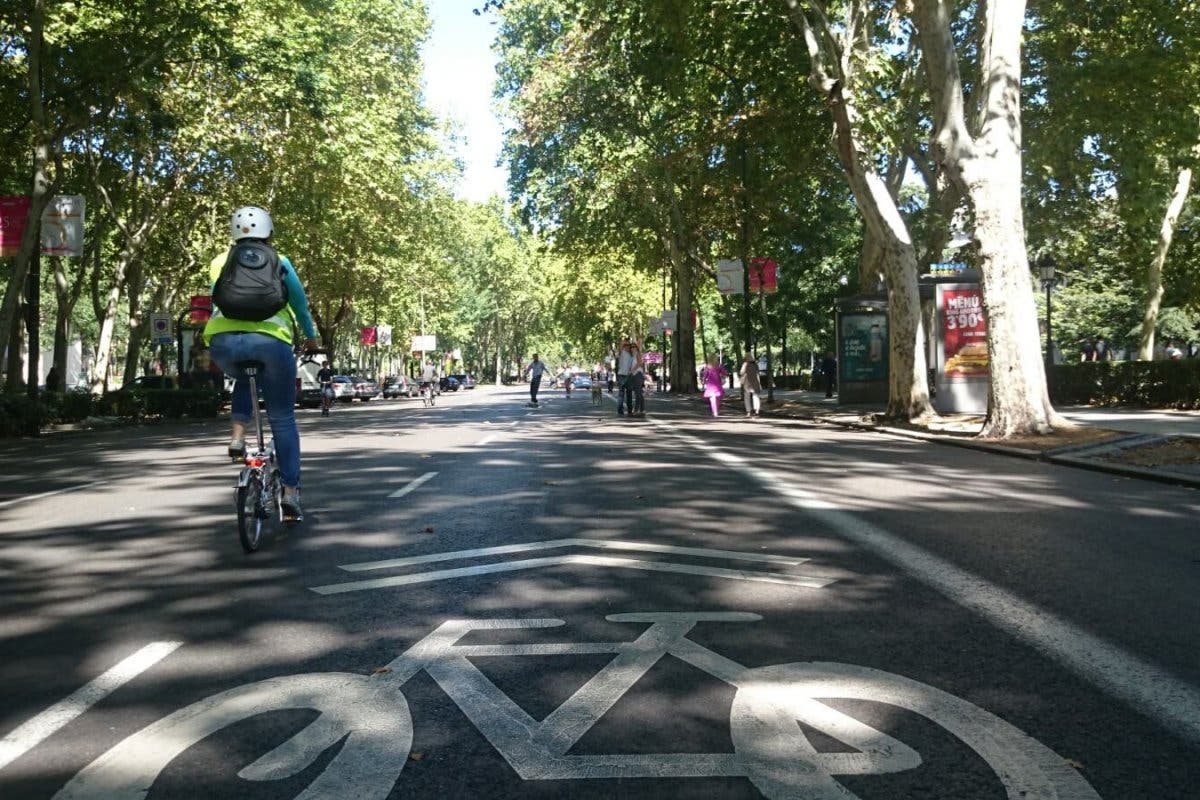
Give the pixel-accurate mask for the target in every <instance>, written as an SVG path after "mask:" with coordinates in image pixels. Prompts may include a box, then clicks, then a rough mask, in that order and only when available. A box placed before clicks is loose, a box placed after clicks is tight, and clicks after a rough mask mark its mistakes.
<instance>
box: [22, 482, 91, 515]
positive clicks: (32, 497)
mask: <svg viewBox="0 0 1200 800" xmlns="http://www.w3.org/2000/svg"><path fill="white" fill-rule="evenodd" d="M102 483H107V481H92V482H91V483H81V484H79V485H78V486H68V487H67V488H66V489H55V490H54V491H52V492H42V493H40V494H29V495H25V496H23V497H14V498H12V499H10V500H5V501H3V502H0V508H5V507H7V506H15V505H16V504H17V503H27V502H29V501H31V500H41V499H42V498H43V497H53V496H54V495H56V494H66V493H67V492H77V491H79V490H80V489H88V488H90V487H92V486H99V485H100V484H102Z"/></svg>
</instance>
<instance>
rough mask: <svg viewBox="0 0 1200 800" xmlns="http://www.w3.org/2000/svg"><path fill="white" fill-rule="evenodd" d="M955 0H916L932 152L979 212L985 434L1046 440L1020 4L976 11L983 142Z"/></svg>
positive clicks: (1051, 421) (1047, 408)
mask: <svg viewBox="0 0 1200 800" xmlns="http://www.w3.org/2000/svg"><path fill="white" fill-rule="evenodd" d="M951 5H952V4H951V3H949V0H915V4H914V11H915V18H916V23H917V28H918V30H919V34H920V38H921V48H922V50H923V52H924V55H925V64H926V72H927V74H928V76H929V83H930V95H931V97H932V99H933V106H934V117H935V125H934V135H933V149H934V155H935V158H936V159H937V161H938V162H939V163H940V164H941V165H942V168H943V169H944V170H945V173H946V176H947V177H948V179H949V180H950V181H951V182H953V183H954V184H956V185H957V186H958V187H959V189H960V190H961V191H962V193H963V196H965V197H966V198H967V199H968V201H969V202H970V203H971V206H972V208H973V209H974V211H975V239H976V241H978V242H979V247H980V258H981V263H982V271H983V294H984V310H985V313H986V314H987V317H988V322H987V333H988V335H987V341H988V359H989V378H990V388H989V394H988V415H987V420H986V422H985V423H984V426H983V430H982V431H981V434H980V435H981V436H985V437H989V438H1008V437H1012V436H1019V435H1022V434H1029V433H1046V432H1048V431H1049V430H1051V428H1053V427H1054V426H1056V425H1064V424H1065V422H1064V420H1062V418H1060V417H1059V416H1058V415H1057V414H1056V412H1055V411H1054V407H1053V406H1052V405H1051V404H1050V396H1049V393H1048V391H1047V386H1046V372H1045V365H1044V364H1043V362H1042V354H1041V345H1040V342H1039V341H1038V325H1037V310H1036V306H1035V305H1034V301H1033V283H1032V280H1031V278H1030V275H1029V262H1028V259H1027V255H1026V252H1025V222H1024V217H1023V214H1022V207H1021V168H1022V167H1021V94H1020V92H1021V36H1022V25H1023V24H1024V15H1025V2H1024V0H1010V2H1008V3H1002V4H997V5H986V6H980V11H981V14H980V18H981V20H982V22H981V24H982V25H983V26H984V30H982V31H981V32H980V41H981V42H982V43H983V44H982V47H981V52H980V59H979V60H980V68H981V72H982V75H981V78H980V80H979V83H978V85H979V87H980V96H981V104H980V107H979V113H978V129H979V133H978V135H977V136H975V137H972V135H971V133H970V132H969V130H968V127H967V111H966V102H965V99H964V92H963V87H962V80H961V77H960V73H959V67H958V56H957V54H956V51H955V43H954V38H953V35H952V34H951V30H950V25H951V19H952V15H953V9H952V8H951Z"/></svg>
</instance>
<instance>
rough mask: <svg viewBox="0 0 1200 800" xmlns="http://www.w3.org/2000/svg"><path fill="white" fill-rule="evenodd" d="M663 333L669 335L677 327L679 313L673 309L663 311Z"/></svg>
mask: <svg viewBox="0 0 1200 800" xmlns="http://www.w3.org/2000/svg"><path fill="white" fill-rule="evenodd" d="M661 319H662V324H663V331H665V332H666V333H670V332H671V331H673V330H676V329H677V328H678V327H679V312H678V311H676V310H675V309H673V308H668V309H664V310H663V312H662V317H661Z"/></svg>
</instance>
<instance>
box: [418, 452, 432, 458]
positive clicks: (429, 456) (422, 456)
mask: <svg viewBox="0 0 1200 800" xmlns="http://www.w3.org/2000/svg"><path fill="white" fill-rule="evenodd" d="M421 458H433V456H431V455H429V454H428V453H421Z"/></svg>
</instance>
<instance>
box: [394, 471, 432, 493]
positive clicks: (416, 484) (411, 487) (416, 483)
mask: <svg viewBox="0 0 1200 800" xmlns="http://www.w3.org/2000/svg"><path fill="white" fill-rule="evenodd" d="M435 475H437V473H436V472H426V473H425V474H424V475H422V476H421V477H419V478H413V479H412V481H410V482H409V484H408V485H407V486H402V487H401V488H399V489H397V490H396V491H394V492H392V493H391V494H389V495H388V497H389V498H392V499H394V498H397V497H404V495H406V494H408V493H409V492H413V491H416V490H417V489H419V488H420V487H421V484H423V483H425V481H427V480H429V479H430V478H432V477H434V476H435Z"/></svg>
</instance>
